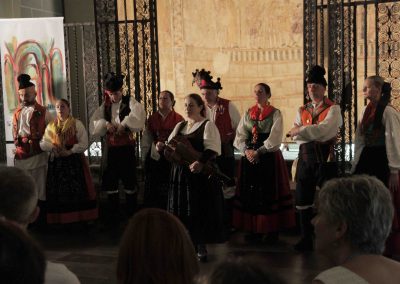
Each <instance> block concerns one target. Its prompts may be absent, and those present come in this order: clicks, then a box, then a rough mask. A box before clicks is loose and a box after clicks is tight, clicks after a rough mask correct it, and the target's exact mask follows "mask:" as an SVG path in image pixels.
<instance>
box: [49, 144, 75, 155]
mask: <svg viewBox="0 0 400 284" xmlns="http://www.w3.org/2000/svg"><path fill="white" fill-rule="evenodd" d="M52 153H53V154H54V157H56V158H58V157H68V156H69V155H71V154H72V151H71V150H67V149H65V148H63V147H60V146H54V148H53V150H52Z"/></svg>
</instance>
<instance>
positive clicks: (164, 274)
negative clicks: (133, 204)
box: [117, 208, 199, 284]
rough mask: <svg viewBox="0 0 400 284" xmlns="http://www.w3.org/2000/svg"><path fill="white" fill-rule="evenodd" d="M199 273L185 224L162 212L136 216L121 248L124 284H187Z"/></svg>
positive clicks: (119, 274)
mask: <svg viewBox="0 0 400 284" xmlns="http://www.w3.org/2000/svg"><path fill="white" fill-rule="evenodd" d="M198 271H199V264H198V261H197V258H196V253H195V250H194V247H193V244H192V242H191V240H190V237H189V235H188V233H187V231H186V229H185V227H184V226H183V225H182V223H181V222H180V221H179V220H178V219H177V218H176V217H175V216H173V215H172V214H170V213H168V212H166V211H164V210H161V209H155V208H150V209H143V210H142V211H140V212H138V213H137V214H136V215H134V216H133V217H132V218H131V219H130V221H129V224H128V226H127V228H126V230H125V233H124V235H123V237H122V240H121V244H120V247H119V255H118V264H117V278H118V283H121V284H133V283H135V284H139V283H152V284H158V283H162V284H188V283H192V282H193V279H194V277H195V276H196V274H197V273H198Z"/></svg>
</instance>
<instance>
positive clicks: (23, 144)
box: [13, 102, 46, 160]
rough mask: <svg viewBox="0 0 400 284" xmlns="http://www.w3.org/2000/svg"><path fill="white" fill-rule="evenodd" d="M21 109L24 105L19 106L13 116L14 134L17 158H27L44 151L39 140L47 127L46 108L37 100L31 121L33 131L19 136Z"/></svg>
mask: <svg viewBox="0 0 400 284" xmlns="http://www.w3.org/2000/svg"><path fill="white" fill-rule="evenodd" d="M21 111H22V107H21V106H19V107H18V108H17V110H16V111H15V112H14V116H13V136H14V144H15V146H16V151H15V159H17V160H23V159H27V158H30V157H32V156H34V155H37V154H40V153H42V150H41V149H40V145H39V142H40V140H41V139H42V137H43V134H44V131H45V129H46V108H45V107H44V106H41V105H39V104H38V103H37V102H35V106H34V111H33V113H32V116H31V119H30V121H29V124H30V132H31V133H30V134H29V135H28V136H26V137H21V136H19V135H18V130H19V129H18V128H19V123H18V122H19V119H20V118H19V116H20V113H21Z"/></svg>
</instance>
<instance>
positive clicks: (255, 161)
mask: <svg viewBox="0 0 400 284" xmlns="http://www.w3.org/2000/svg"><path fill="white" fill-rule="evenodd" d="M259 161H260V154H259V153H258V152H257V151H253V160H252V161H250V162H251V163H253V164H258V162H259Z"/></svg>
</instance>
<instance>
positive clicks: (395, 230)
mask: <svg viewBox="0 0 400 284" xmlns="http://www.w3.org/2000/svg"><path fill="white" fill-rule="evenodd" d="M363 94H364V98H365V99H367V100H368V104H367V106H366V107H365V108H364V110H363V112H362V115H361V120H360V121H359V123H358V127H357V131H356V137H355V154H354V162H353V169H352V171H353V173H354V174H368V175H372V176H376V177H377V178H378V179H380V180H381V181H382V182H383V183H384V184H385V185H386V186H387V187H388V188H389V190H390V192H391V194H392V198H393V203H394V208H395V214H394V220H393V226H392V233H391V234H390V235H389V238H388V239H387V243H386V254H390V255H400V221H399V219H398V218H399V214H400V193H399V187H400V185H399V184H400V180H399V170H400V114H399V112H398V111H397V110H396V109H395V108H394V107H393V106H392V105H391V104H390V103H389V102H390V97H391V87H390V84H389V83H387V82H385V81H384V79H383V78H382V77H380V76H370V77H368V78H367V79H366V80H365V82H364V88H363Z"/></svg>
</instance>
